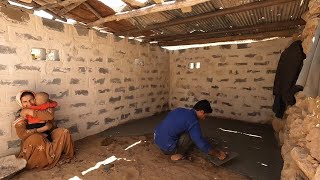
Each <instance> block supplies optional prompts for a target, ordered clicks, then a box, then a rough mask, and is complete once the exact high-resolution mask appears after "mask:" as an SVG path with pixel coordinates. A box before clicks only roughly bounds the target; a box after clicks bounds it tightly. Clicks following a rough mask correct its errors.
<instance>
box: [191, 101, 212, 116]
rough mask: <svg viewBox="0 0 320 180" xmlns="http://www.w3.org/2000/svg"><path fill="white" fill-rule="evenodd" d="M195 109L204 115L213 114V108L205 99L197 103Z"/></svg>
mask: <svg viewBox="0 0 320 180" xmlns="http://www.w3.org/2000/svg"><path fill="white" fill-rule="evenodd" d="M193 109H195V110H196V111H201V110H203V111H204V113H212V108H211V106H210V103H209V101H208V100H206V99H204V100H201V101H199V102H197V103H196V104H195V105H194V106H193Z"/></svg>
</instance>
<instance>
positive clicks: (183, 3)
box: [89, 0, 209, 26]
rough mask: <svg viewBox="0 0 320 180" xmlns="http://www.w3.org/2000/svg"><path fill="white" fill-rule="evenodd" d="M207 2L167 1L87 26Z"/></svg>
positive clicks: (90, 24)
mask: <svg viewBox="0 0 320 180" xmlns="http://www.w3.org/2000/svg"><path fill="white" fill-rule="evenodd" d="M207 1H209V0H184V1H179V2H176V1H169V2H165V3H162V4H154V5H151V6H147V7H143V8H140V9H134V10H131V11H126V12H121V13H116V14H114V15H111V16H107V17H104V18H102V19H99V20H97V21H95V22H92V23H89V26H96V25H99V24H102V23H105V22H110V21H119V20H123V19H128V18H133V17H138V16H144V15H147V14H151V13H156V12H162V11H169V10H173V9H180V8H184V7H189V6H194V5H197V4H200V3H204V2H207Z"/></svg>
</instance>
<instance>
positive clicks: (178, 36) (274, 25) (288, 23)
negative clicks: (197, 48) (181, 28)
mask: <svg viewBox="0 0 320 180" xmlns="http://www.w3.org/2000/svg"><path fill="white" fill-rule="evenodd" d="M305 24H306V22H305V21H304V20H302V19H299V20H295V21H286V22H275V23H267V24H258V25H254V26H246V27H240V28H232V29H227V30H218V31H214V32H208V33H192V34H190V33H188V34H176V35H170V36H165V35H160V36H153V37H152V36H149V37H145V38H144V39H148V40H149V41H159V42H160V41H170V40H175V39H193V38H202V37H204V36H205V37H209V36H211V37H212V36H214V35H225V34H227V33H243V32H247V31H251V32H254V31H256V30H263V29H272V28H283V27H288V28H289V27H293V26H298V25H305Z"/></svg>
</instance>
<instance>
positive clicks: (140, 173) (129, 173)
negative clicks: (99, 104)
mask: <svg viewBox="0 0 320 180" xmlns="http://www.w3.org/2000/svg"><path fill="white" fill-rule="evenodd" d="M136 142H141V143H139V144H137V145H135V146H133V147H131V148H129V149H127V150H125V149H126V148H127V147H129V146H130V145H132V144H134V143H136ZM76 152H77V155H76V159H75V160H74V161H73V162H71V163H69V164H64V165H59V166H56V167H54V168H53V169H51V170H46V171H45V170H44V171H34V170H33V171H27V170H24V171H22V172H20V173H19V174H17V175H16V176H15V177H14V178H13V179H33V180H36V179H53V180H54V179H69V178H72V177H75V176H77V177H79V178H80V179H95V180H98V179H117V180H121V179H148V180H149V179H166V180H167V179H190V180H194V179H221V180H222V179H223V180H241V179H248V178H247V177H245V176H242V175H240V174H238V173H236V172H232V171H231V170H228V169H225V168H223V167H216V166H214V165H213V164H211V163H210V162H209V161H208V160H207V159H206V158H205V157H203V156H202V154H201V153H200V152H199V151H197V150H193V151H192V155H191V160H182V161H179V162H172V161H171V160H170V158H169V156H166V155H163V154H162V152H160V151H159V149H158V148H157V147H156V145H154V143H153V137H152V135H146V136H127V137H107V138H106V137H105V136H101V135H94V136H90V137H87V138H85V139H82V140H80V141H77V142H76ZM111 156H115V157H116V158H118V160H116V161H114V162H112V163H110V164H108V165H101V166H100V167H99V168H98V169H95V170H93V171H90V172H88V173H87V174H85V175H82V174H81V172H83V171H86V170H87V169H89V168H91V167H93V166H95V165H96V163H98V162H100V161H103V160H105V159H107V158H109V157H111ZM120 158H122V159H120Z"/></svg>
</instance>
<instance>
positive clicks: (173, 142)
mask: <svg viewBox="0 0 320 180" xmlns="http://www.w3.org/2000/svg"><path fill="white" fill-rule="evenodd" d="M208 113H212V108H211V106H210V103H209V101H207V100H201V101H199V102H197V103H196V104H195V105H194V107H193V108H192V109H185V108H177V109H175V110H173V111H171V112H170V113H169V114H168V115H167V117H166V118H165V119H164V120H163V121H162V122H161V124H160V125H158V126H157V127H156V129H155V132H154V140H155V143H156V144H157V145H158V146H159V148H160V149H161V150H162V152H163V153H164V154H166V155H171V160H173V161H176V160H180V159H183V158H184V157H185V155H186V153H187V151H188V150H189V148H190V147H191V145H192V143H195V145H196V146H197V147H198V148H199V149H200V150H201V151H203V152H204V153H206V154H209V155H212V156H215V157H217V158H219V159H220V160H223V159H225V158H226V154H225V153H224V152H223V151H218V150H215V149H213V148H212V146H211V145H210V144H209V143H208V142H207V141H206V140H205V139H204V138H203V137H202V133H201V129H200V124H199V120H204V119H205V118H206V115H207V114H208Z"/></svg>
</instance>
